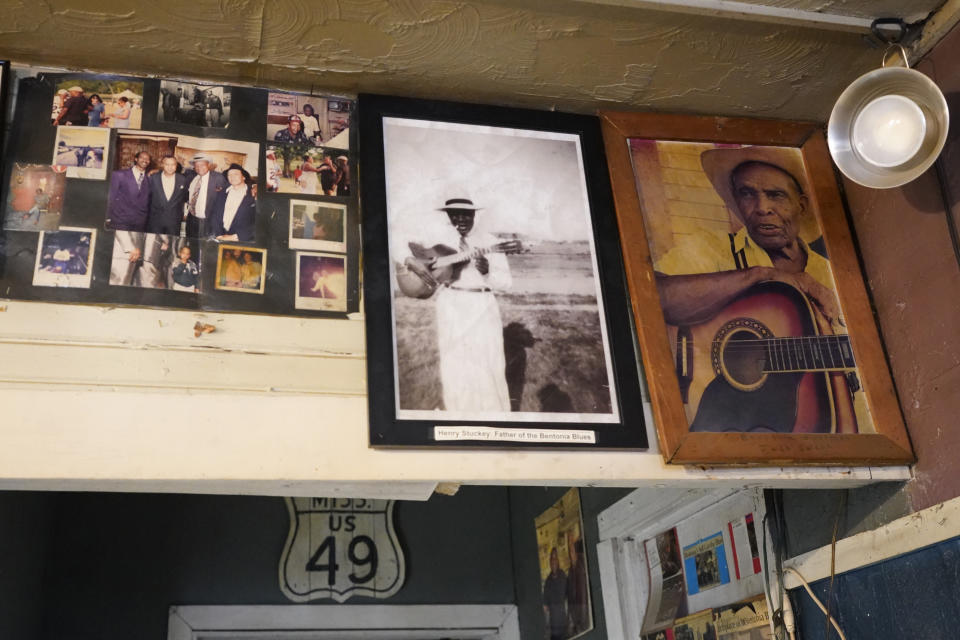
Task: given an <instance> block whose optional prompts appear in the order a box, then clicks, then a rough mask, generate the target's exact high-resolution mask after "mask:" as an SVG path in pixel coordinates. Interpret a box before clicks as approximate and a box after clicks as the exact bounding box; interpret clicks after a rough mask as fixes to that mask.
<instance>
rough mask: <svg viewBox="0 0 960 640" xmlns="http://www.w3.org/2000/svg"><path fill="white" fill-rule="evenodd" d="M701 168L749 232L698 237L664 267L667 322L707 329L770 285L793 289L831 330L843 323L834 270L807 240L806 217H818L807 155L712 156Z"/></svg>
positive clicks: (724, 152)
mask: <svg viewBox="0 0 960 640" xmlns="http://www.w3.org/2000/svg"><path fill="white" fill-rule="evenodd" d="M700 162H701V164H702V166H703V171H704V173H706V175H707V177H708V178H709V179H710V182H711V183H712V184H713V187H714V189H715V190H716V191H717V193H718V194H719V195H720V197H721V198H722V199H723V201H724V203H725V204H726V205H727V208H728V209H729V210H730V211H732V212H733V213H734V215H735V216H736V217H737V219H738V220H739V221H740V222H741V223H742V224H743V226H742V227H741V228H740V229H739V230H738V231H737V232H736V233H731V234H722V235H721V234H714V233H710V232H704V233H701V234H697V235H694V236H693V237H692V238H691V239H690V240H689V241H687V242H685V243H682V244H679V245H678V246H676V247H674V248H673V249H671V250H670V251H668V252H667V253H666V254H665V255H664V256H663V257H662V258H661V259H660V260H658V261H657V264H656V271H657V272H658V277H657V284H658V286H659V287H660V296H661V298H662V303H663V311H664V315H665V316H666V320H667V322H668V323H670V324H673V325H686V324H696V323H698V322H703V321H704V320H706V319H709V318H711V317H713V316H714V315H715V314H716V312H717V311H719V310H720V309H722V308H723V307H725V306H726V305H727V304H729V303H730V302H731V301H732V300H733V299H734V298H735V297H737V296H738V295H740V294H741V293H743V292H744V291H746V290H747V289H749V288H750V287H751V286H753V285H755V284H757V283H759V282H763V281H766V280H779V281H782V282H786V283H788V284H791V285H793V286H794V287H796V288H797V289H799V290H800V291H802V292H804V293H805V294H806V295H807V297H808V298H809V299H810V300H811V302H813V303H814V305H815V306H816V308H817V310H818V311H819V312H820V313H821V314H822V315H823V316H824V318H825V319H826V320H827V321H828V322H829V323H835V322H836V321H838V320H839V317H840V308H839V306H838V304H837V301H836V298H835V296H834V294H833V291H832V288H833V278H832V276H831V272H830V263H829V262H828V261H827V260H826V258H824V257H823V256H821V255H820V254H818V253H816V252H815V251H813V250H812V249H810V248H809V247H808V246H807V244H806V243H805V242H804V241H803V240H802V239H801V238H800V236H799V230H800V225H801V222H802V218H803V216H805V215H809V214H812V211H811V204H810V197H809V196H808V195H807V193H808V191H809V190H808V189H807V188H806V186H805V175H804V171H803V164H802V160H801V158H800V156H799V154H798V153H796V152H795V151H794V150H792V149H777V148H774V147H742V148H739V149H710V150H708V151H704V152H703V154H702V155H701V156H700Z"/></svg>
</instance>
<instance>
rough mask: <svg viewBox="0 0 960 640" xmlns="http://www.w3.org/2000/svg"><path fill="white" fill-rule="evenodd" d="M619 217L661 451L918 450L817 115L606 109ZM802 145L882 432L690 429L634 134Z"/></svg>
mask: <svg viewBox="0 0 960 640" xmlns="http://www.w3.org/2000/svg"><path fill="white" fill-rule="evenodd" d="M600 119H601V126H602V130H603V136H604V143H605V146H606V152H607V163H608V166H609V169H610V180H611V183H612V187H613V196H614V203H615V206H616V211H617V219H618V223H619V226H620V239H621V245H622V249H623V258H624V266H625V269H626V274H627V283H628V287H629V290H630V296H631V299H632V304H633V312H634V317H635V320H636V330H637V339H638V343H639V346H640V351H641V353H642V358H643V365H644V366H643V368H644V371H645V373H646V377H647V384H648V387H649V390H650V398H651V405H652V411H653V416H654V423H655V425H656V430H657V435H658V437H659V439H660V448H661V451H662V453H663V456H664V458H665V459H666V461H667V462H671V463H684V464H710V465H718V464H721V465H731V464H732V465H770V464H803V465H825V464H837V463H860V464H903V463H910V462H913V461H914V460H915V458H914V456H913V453H912V450H911V448H910V442H909V437H908V435H907V431H906V427H905V425H904V422H903V417H902V414H901V412H900V408H899V405H898V403H897V399H896V392H895V390H894V387H893V382H892V379H891V376H890V372H889V369H888V367H887V363H886V360H885V357H884V351H883V346H882V343H881V341H880V335H879V332H878V330H877V326H876V323H875V321H874V318H873V315H872V312H871V307H870V303H869V298H868V297H867V293H866V287H865V285H864V282H863V277H862V275H861V272H860V268H859V264H858V262H857V258H856V252H855V249H854V246H853V240H852V237H851V233H850V228H849V226H848V224H847V221H846V216H845V211H844V206H843V201H842V200H841V197H840V192H839V189H838V188H837V183H836V177H835V174H834V172H833V169H832V164H831V162H830V157H829V154H828V152H827V147H826V142H825V139H824V136H823V132H822V129H821V128H820V127H819V126H818V125H816V124H814V123H804V122H781V121H775V120H753V119H746V118H718V117H701V116H683V115H669V114H656V113H611V112H601V113H600ZM631 138H641V139H646V140H677V141H702V142H722V143H741V144H763V145H777V146H792V147H798V148H800V149H801V151H802V153H803V158H804V162H805V165H806V169H807V172H808V178H809V181H810V186H811V191H812V193H811V194H810V195H811V199H812V201H813V203H814V204H815V205H816V206H815V207H814V209H815V210H817V211H818V214H817V215H818V220H819V222H820V224H821V228H822V231H823V236H824V242H825V244H826V247H827V252H828V254H829V256H830V262H831V266H832V268H833V270H834V277H835V281H836V283H837V295H838V298H839V301H840V304H841V307H842V309H843V310H844V315H845V317H846V319H847V322H848V325H849V327H850V334H851V335H850V340H851V344H852V347H853V350H854V354H855V357H856V360H857V363H858V371H859V375H860V378H861V384H862V385H863V388H864V391H865V393H866V397H867V403H868V406H869V409H870V411H871V414H872V416H873V421H874V425H875V427H876V429H877V433H876V434H856V435H840V434H832V435H824V434H803V435H801V434H754V433H691V432H690V430H689V424H688V421H687V417H686V413H685V411H684V407H683V402H682V399H681V395H680V388H679V383H678V380H677V375H676V373H675V367H674V363H673V354H672V353H671V352H670V348H669V345H668V342H667V340H665V339H664V338H665V336H666V335H667V325H666V321H665V319H664V315H663V310H662V308H661V306H660V294H659V291H658V289H657V285H656V281H655V279H654V271H653V262H652V259H651V255H650V249H649V244H648V238H647V233H646V229H645V227H644V221H643V211H642V205H641V202H640V197H639V194H638V191H637V185H636V178H635V174H634V171H633V163H632V160H631V157H630V151H629V139H631Z"/></svg>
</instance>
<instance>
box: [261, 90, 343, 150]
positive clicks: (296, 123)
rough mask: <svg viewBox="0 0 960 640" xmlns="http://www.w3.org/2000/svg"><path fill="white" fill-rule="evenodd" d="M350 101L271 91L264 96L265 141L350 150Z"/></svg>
mask: <svg viewBox="0 0 960 640" xmlns="http://www.w3.org/2000/svg"><path fill="white" fill-rule="evenodd" d="M352 106H353V103H352V102H351V101H350V100H342V99H338V98H329V97H327V98H321V97H319V96H308V95H304V94H299V93H280V92H276V91H271V92H270V93H269V95H268V97H267V140H272V141H274V142H283V143H289V144H301V145H313V146H321V145H322V146H325V147H331V148H334V149H349V148H350V110H351V108H352Z"/></svg>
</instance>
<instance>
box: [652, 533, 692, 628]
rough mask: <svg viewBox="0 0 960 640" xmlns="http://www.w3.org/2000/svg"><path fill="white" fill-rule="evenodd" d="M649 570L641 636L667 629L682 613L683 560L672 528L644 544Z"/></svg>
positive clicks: (683, 611)
mask: <svg viewBox="0 0 960 640" xmlns="http://www.w3.org/2000/svg"><path fill="white" fill-rule="evenodd" d="M644 548H645V550H646V553H647V564H648V566H649V570H650V599H649V601H648V603H647V613H646V615H645V616H644V619H643V627H642V628H641V633H650V632H653V631H658V630H660V629H662V628H665V627H668V626H670V625H671V624H672V623H673V621H674V620H675V619H676V618H678V617H681V616H683V615H685V614H686V612H687V599H686V597H685V596H684V593H683V561H682V560H681V555H680V545H679V543H678V542H677V531H676V529H670V530H669V531H664V532H663V533H661V534H659V535H657V536H656V537H654V538H651V539H649V540H646V541H645V542H644Z"/></svg>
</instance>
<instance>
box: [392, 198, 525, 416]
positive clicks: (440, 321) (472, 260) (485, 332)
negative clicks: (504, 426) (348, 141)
mask: <svg viewBox="0 0 960 640" xmlns="http://www.w3.org/2000/svg"><path fill="white" fill-rule="evenodd" d="M478 210H479V208H478V207H476V206H474V204H473V201H472V200H470V199H469V198H451V199H449V200H447V201H446V203H445V204H444V206H443V207H441V208H440V209H438V211H443V212H444V213H446V214H447V217H448V219H449V223H450V224H449V225H446V224H444V225H443V226H442V230H438V235H437V236H436V237H431V238H430V242H429V244H426V243H425V244H417V243H410V245H409V248H410V251H411V253H412V255H410V256H408V257H406V258H405V260H404V262H403V265H402V266H399V267H398V272H397V280H398V285H399V288H400V289H401V291H403V292H404V293H405V294H406V295H410V296H414V297H420V298H429V297H431V296H434V298H435V300H434V302H435V309H436V317H437V347H438V351H439V355H440V380H441V382H442V384H443V404H444V407H443V408H444V409H445V410H447V411H459V412H485V411H494V412H508V411H510V394H509V392H508V390H507V380H506V375H505V368H506V359H505V356H504V352H503V322H502V320H501V318H500V306H499V304H498V303H497V298H496V296H494V294H493V292H494V291H502V290H505V289H508V288H509V287H510V285H511V282H512V278H511V276H510V267H509V265H508V264H507V258H506V255H504V254H505V253H510V252H515V251H518V250H519V243H517V242H515V241H512V242H508V243H502V242H499V241H498V239H497V238H496V237H494V236H493V235H491V234H489V233H484V232H481V231H477V230H476V229H474V221H475V217H476V213H477V211H478ZM507 245H510V246H507ZM512 245H517V246H516V247H514V246H512Z"/></svg>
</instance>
